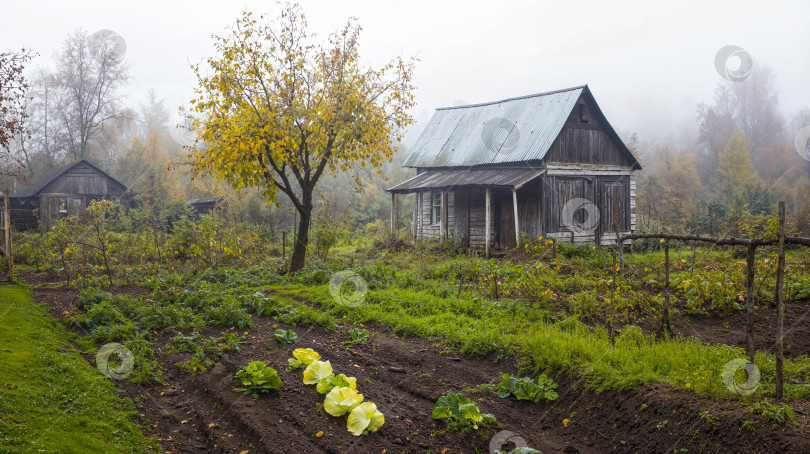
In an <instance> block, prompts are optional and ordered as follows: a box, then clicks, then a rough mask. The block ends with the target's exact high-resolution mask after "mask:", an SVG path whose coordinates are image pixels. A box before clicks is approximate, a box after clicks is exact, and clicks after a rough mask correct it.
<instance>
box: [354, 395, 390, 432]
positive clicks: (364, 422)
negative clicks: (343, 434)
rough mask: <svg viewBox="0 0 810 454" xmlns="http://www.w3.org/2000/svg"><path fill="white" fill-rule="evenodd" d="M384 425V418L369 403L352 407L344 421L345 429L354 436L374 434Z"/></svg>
mask: <svg viewBox="0 0 810 454" xmlns="http://www.w3.org/2000/svg"><path fill="white" fill-rule="evenodd" d="M383 424H385V416H384V415H383V414H382V412H380V411H379V410H377V406H376V405H374V404H373V403H371V402H363V403H361V404H360V405H358V406H356V407H354V409H353V410H352V412H351V413H349V418H348V420H347V421H346V428H347V429H349V432H351V433H352V435H354V436H360V435H367V434H370V433H374V432H376V431H378V430H379V429H380V427H382V426H383Z"/></svg>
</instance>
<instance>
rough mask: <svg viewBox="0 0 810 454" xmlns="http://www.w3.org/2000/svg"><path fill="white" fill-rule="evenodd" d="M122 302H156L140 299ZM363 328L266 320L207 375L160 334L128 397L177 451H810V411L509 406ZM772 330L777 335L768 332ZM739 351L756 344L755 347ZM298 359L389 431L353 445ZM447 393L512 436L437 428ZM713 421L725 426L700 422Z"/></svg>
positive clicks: (707, 330)
mask: <svg viewBox="0 0 810 454" xmlns="http://www.w3.org/2000/svg"><path fill="white" fill-rule="evenodd" d="M21 279H22V280H23V281H26V282H28V283H30V284H42V283H43V281H42V280H41V278H38V277H37V276H34V275H31V274H30V273H22V275H21ZM34 290H35V296H36V298H37V299H38V301H40V302H42V303H46V304H48V305H49V307H50V308H51V309H52V312H53V313H54V315H55V316H57V317H58V318H63V317H66V316H67V315H69V314H73V313H75V311H76V309H75V307H74V306H73V304H74V302H75V299H76V294H75V293H74V292H71V291H65V290H58V289H57V290H54V289H48V288H46V287H45V286H39V287H35V289H34ZM111 290H112V291H113V292H124V293H128V294H136V295H137V294H141V292H144V289H140V288H137V287H125V288H113V289H111ZM788 313H789V314H791V315H789V317H793V318H789V320H792V321H793V322H795V323H794V324H791V323H790V322H786V324H785V325H786V327H788V328H790V327H791V326H794V325H796V326H798V325H799V324H800V320H801V318H800V317H801V315H800V314H802V313H804V312H801V311H800V310H799V308H798V307H794V308H792V309H790V310H789V311H788ZM738 316H739V315H738V314H735V316H732V317H731V318H728V319H723V320H711V319H706V320H694V319H690V320H686V319H684V320H683V323H684V324H683V325H677V329H679V330H681V331H683V332H684V333H687V332H695V333H697V334H696V335H699V336H698V337H700V336H703V337H701V338H703V339H704V340H706V341H707V342H720V341H723V340H726V341H728V342H731V343H736V342H737V340H736V337H737V334H738V333H736V332H735V331H733V330H732V329H731V328H729V332H720V331H717V330H716V329H714V328H716V327H717V326H720V324H721V323H723V322H725V321H727V322H729V324H730V326H732V327H735V329H740V330H741V329H742V326H741V325H739V326H738V320H737V318H736V317H738ZM676 323H681V321H680V320H679V321H677V322H676ZM275 328H283V329H293V330H295V331H296V333H297V334H298V340H297V341H296V342H295V344H292V345H289V344H280V343H278V342H276V340H275V338H274V335H273V331H274V329H275ZM348 328H349V327H346V329H348ZM365 328H366V329H368V330H369V332H370V333H371V339H370V341H369V342H368V343H367V344H355V345H343V342H344V341H346V340H347V339H348V336H347V335H346V334H345V332H344V331H345V330H340V331H330V330H328V329H325V328H322V327H308V326H298V327H291V326H287V325H284V324H280V323H278V322H277V321H275V320H273V319H270V318H264V317H262V318H254V328H253V329H251V330H248V331H246V333H247V334H245V332H244V331H243V332H242V333H241V334H245V336H246V341H245V343H243V344H242V345H241V352H240V353H234V354H230V355H226V356H224V357H223V358H222V360H221V361H220V362H219V363H217V364H216V365H215V366H214V367H213V368H211V369H210V370H209V371H208V372H207V373H205V374H202V375H198V376H191V375H188V374H186V373H183V372H181V371H180V370H179V368H178V367H177V365H176V364H177V363H179V362H181V361H184V360H186V359H188V357H189V355H190V354H169V353H166V352H164V351H163V349H162V348H160V347H161V346H164V345H165V344H166V342H168V340H169V339H170V338H171V337H172V336H173V335H174V334H175V333H161V335H160V336H159V337H158V340H157V345H158V348H156V349H155V350H156V356H157V359H158V360H159V361H160V362H161V364H162V365H163V368H164V378H165V383H164V384H163V385H161V386H154V387H138V386H133V385H128V384H125V383H121V382H119V387H120V388H121V389H122V390H123V391H124V393H125V394H126V395H128V396H129V397H130V398H132V400H133V401H135V402H136V404H137V405H138V407H139V409H140V411H141V412H142V413H143V414H144V415H145V419H146V421H148V425H147V426H146V427H145V428H144V431H145V433H147V434H148V435H151V436H154V437H156V438H158V439H159V440H160V442H161V444H162V445H163V447H164V449H165V450H166V451H167V452H172V453H208V452H217V453H241V452H244V451H249V452H250V453H259V452H267V453H288V452H296V453H428V452H430V453H477V452H480V453H485V452H491V451H489V449H490V442H491V440H492V439H493V437H494V436H495V434H496V433H498V432H499V431H501V430H506V431H511V432H514V433H516V434H517V435H519V436H520V437H522V438H523V439H525V441H526V442H527V443H528V445H529V446H531V447H533V448H535V449H538V450H540V451H541V452H543V453H546V454H548V453H563V452H566V453H577V452H580V453H603V452H622V453H624V452H627V453H665V452H667V453H672V452H676V453H679V452H689V453H698V452H700V453H719V452H723V453H725V452H745V453H748V452H751V453H778V452H810V438H808V437H805V436H804V435H803V428H806V427H807V426H808V415H807V412H808V403H807V402H793V403H792V405H793V407H794V411H795V414H796V418H797V420H798V422H799V424H800V425H799V428H798V429H794V428H773V427H771V426H770V425H769V424H767V423H766V422H765V421H763V420H761V419H759V418H757V417H755V416H753V415H750V414H749V413H748V412H747V411H746V409H745V408H743V407H740V406H739V405H738V404H736V403H734V402H729V401H714V400H711V399H708V398H703V397H698V396H696V395H695V394H694V393H692V392H689V391H685V390H679V389H674V388H672V387H669V386H666V385H662V384H652V385H651V386H649V387H646V388H644V389H641V390H637V391H631V392H604V393H601V394H595V393H593V392H591V391H588V390H586V389H585V383H584V382H583V381H582V380H580V379H576V378H573V377H570V376H567V375H560V376H556V377H554V378H555V380H557V381H558V382H559V384H560V387H559V390H558V391H559V394H560V397H559V399H558V400H556V401H554V402H553V403H538V404H534V403H526V402H518V401H515V400H513V399H500V398H498V397H497V396H496V395H494V394H490V393H484V392H481V391H478V392H470V389H471V388H476V389H477V388H478V386H479V385H480V384H482V383H490V382H496V381H499V379H500V374H501V373H510V374H514V373H516V367H515V365H514V362H513V361H510V360H499V359H498V358H494V357H490V358H484V359H471V358H464V357H460V356H459V355H458V354H457V353H455V352H452V351H448V350H447V349H446V347H444V346H442V345H439V344H436V343H434V342H431V341H429V340H426V339H422V338H408V339H401V338H397V337H394V336H391V335H389V334H387V333H386V332H384V331H383V330H381V329H378V327H375V326H366V327H365ZM761 328H762V330H763V331H764V330H766V329H768V325H767V322H763V325H762V327H761ZM796 330H799V328H796ZM226 331H227V330H226ZM220 332H223V330H213V329H211V330H209V331H207V332H206V333H205V334H207V335H218V334H219V333H220ZM231 332H233V331H232V330H231ZM77 334H79V335H81V334H83V333H81V332H77ZM723 336H728V337H723ZM789 336H790V334H789ZM797 336H799V337H802V336H804V337H803V339H805V342H806V339H807V336H806V335H802V334H797ZM741 339H742V341H743V342H744V335H743V336H742V337H741ZM789 339H792V338H790V337H789ZM797 339H798V337H797ZM763 342H765V340H764V335H763ZM763 345H764V347H763V348H767V347H768V346H767V345H766V344H763ZM791 345H792V351H793V352H794V353H796V352H797V351H798V350H800V349H806V348H807V345H806V344H801V342H797V345H803V346H799V347H797V346H795V345H794V344H791ZM298 347H311V348H313V349H315V350H316V351H317V352H318V353H320V355H321V357H322V359H324V360H330V361H331V363H332V366H333V368H334V370H335V372H336V373H346V374H347V375H349V376H354V377H357V388H358V391H359V392H360V393H361V394H363V395H364V396H365V399H366V400H367V401H372V402H374V403H376V404H377V407H378V408H379V409H380V410H381V411H382V412H383V413H384V414H385V418H386V422H385V426H383V428H382V429H381V430H380V431H379V432H378V433H376V434H372V435H370V436H363V437H353V436H352V435H351V434H350V433H349V432H348V431H347V430H346V417H345V416H344V417H340V418H335V417H332V416H330V415H328V414H326V413H325V412H324V411H323V407H322V402H323V398H324V396H322V395H320V394H318V393H317V392H316V391H315V389H314V386H306V385H304V384H303V382H302V379H301V373H300V372H297V371H290V372H288V371H286V370H285V367H286V363H287V358H289V357H291V352H292V350H293V349H295V348H298ZM804 351H806V350H804ZM88 360H91V361H92V359H91V358H88ZM252 360H262V361H267V362H268V364H269V365H270V366H272V367H274V368H275V369H276V370H278V373H279V376H280V377H281V378H282V380H283V381H284V386H283V387H282V388H281V389H280V390H278V391H276V392H273V393H271V394H269V395H265V396H262V397H260V398H259V399H253V398H252V397H249V396H245V395H243V394H240V393H237V392H235V391H233V388H234V387H236V386H237V382H236V379H235V378H234V374H235V373H236V371H237V370H239V369H240V368H242V367H244V366H245V365H247V364H248V363H249V362H250V361H252ZM465 390H466V391H465ZM448 391H453V392H465V394H466V395H467V396H468V397H470V398H472V399H473V400H475V401H476V402H477V403H478V404H479V406H480V407H481V410H482V411H483V412H487V413H492V414H494V415H495V416H496V417H497V419H498V421H499V423H500V424H501V427H500V428H498V427H492V428H488V429H486V430H479V431H477V432H472V433H467V434H458V433H456V432H451V431H446V430H445V424H444V422H443V421H437V420H433V419H432V418H431V411H432V409H433V405H434V403H435V401H436V400H437V399H438V398H439V397H440V396H441V395H443V394H445V393H446V392H448ZM703 411H708V412H709V413H710V414H711V415H712V416H713V418H712V419H711V420H709V419H707V418H701V417H700V413H701V412H703ZM566 419H568V420H569V422H568V423H567V424H565V420H566ZM746 420H749V421H754V422H755V424H756V429H755V430H754V431H753V432H751V431H747V430H744V429H743V428H742V426H741V423H742V421H746ZM321 432H322V436H320V437H319V436H318V434H319V433H321ZM502 436H503V435H502ZM511 448H512V446H511V445H510V446H507V447H504V449H505V450H507V451H508V450H509V449H511Z"/></svg>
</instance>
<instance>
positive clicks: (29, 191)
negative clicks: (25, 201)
mask: <svg viewBox="0 0 810 454" xmlns="http://www.w3.org/2000/svg"><path fill="white" fill-rule="evenodd" d="M82 163H84V164H86V165H88V166H90V167H91V168H93V169H94V170H96V171H97V172H99V173H101V174H102V175H104V176H106V177H107V178H109V179H110V180H112V181H114V182H115V183H118V184H119V185H121V187H122V188H124V190H126V189H127V187H126V186H124V185H123V184H122V183H121V182H119V181H118V180H116V179H115V178H113V177H111V176H110V175H109V174H107V173H106V172H104V171H103V170H101V169H99V168H98V167H96V166H94V165H93V164H90V163H89V162H87V161H86V160H84V159H81V160H79V161H75V162H71V163H68V164H63V165H61V166H57V167H54V168H53V169H51V170H49V171H47V172H45V173H44V174H43V175H42V176H41V177H39V178H37V179H36V180H34V182H33V183H32V184H31V185H29V186H26V187H24V188H21V189H18V190H16V191H14V193H13V194H11V196H10V197H14V198H26V197H35V196H37V195H39V193H40V191H42V190H43V189H45V186H48V185H49V184H51V182H53V181H54V180H56V179H57V178H59V177H60V176H62V174H63V173H65V172H67V171H68V170H70V169H72V168H74V167H76V166H77V165H79V164H82Z"/></svg>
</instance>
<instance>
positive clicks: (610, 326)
mask: <svg viewBox="0 0 810 454" xmlns="http://www.w3.org/2000/svg"><path fill="white" fill-rule="evenodd" d="M612 255H613V282H611V284H610V309H609V310H610V320H609V321H608V337H609V338H610V343H611V344H614V345H615V344H616V328H615V327H614V326H613V318H614V317H615V315H616V278H617V277H618V276H617V273H616V250H615V249H614V250H613V254H612Z"/></svg>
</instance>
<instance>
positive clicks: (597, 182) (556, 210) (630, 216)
mask: <svg viewBox="0 0 810 454" xmlns="http://www.w3.org/2000/svg"><path fill="white" fill-rule="evenodd" d="M622 173H624V174H622ZM544 180H545V184H544V187H545V190H546V192H545V197H544V199H543V201H544V204H545V209H544V215H545V222H544V226H543V227H544V230H545V231H546V232H547V233H546V236H547V237H550V238H556V239H558V240H559V241H565V242H573V243H577V244H602V245H608V244H615V243H616V233H615V232H614V227H613V205H614V204H615V205H616V208H617V211H618V213H617V214H618V224H619V235H624V234H630V233H632V232H633V231H635V229H636V178H635V175H634V173H632V172H629V171H624V172H621V171H610V170H606V169H598V168H593V169H572V170H571V171H568V172H566V171H564V170H557V171H556V172H555V173H554V174H552V175H546V176H544ZM575 197H576V198H583V199H586V200H589V201H592V202H593V203H594V204H595V205H596V206H597V208H598V214H599V217H600V222H599V224H598V226H597V228H595V229H593V230H592V231H573V232H572V231H571V230H572V229H569V228H565V227H564V226H562V225H561V219H560V215H561V212H562V208H563V206H564V205H565V203H566V202H567V201H568V200H570V199H571V198H575ZM614 198H616V200H614ZM581 214H582V212H581V211H580V212H579V215H581ZM578 219H579V218H578ZM579 220H583V219H579Z"/></svg>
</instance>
